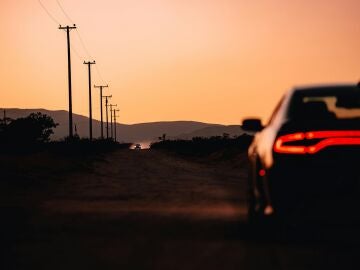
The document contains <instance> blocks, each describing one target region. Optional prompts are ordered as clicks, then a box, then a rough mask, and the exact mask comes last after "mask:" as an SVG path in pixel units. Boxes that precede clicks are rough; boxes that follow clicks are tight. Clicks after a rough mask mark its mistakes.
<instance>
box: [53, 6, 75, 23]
mask: <svg viewBox="0 0 360 270" xmlns="http://www.w3.org/2000/svg"><path fill="white" fill-rule="evenodd" d="M56 3H57V4H58V6H59V7H60V9H61V11H62V13H64V15H65V17H66V18H67V19H68V20H69V21H70V22H71V23H72V24H75V23H74V21H73V20H72V19H71V18H70V16H69V15H68V14H67V13H66V11H65V10H64V8H63V7H62V5H61V4H60V1H59V0H56Z"/></svg>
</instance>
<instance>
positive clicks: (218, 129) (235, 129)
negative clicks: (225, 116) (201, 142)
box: [178, 125, 244, 140]
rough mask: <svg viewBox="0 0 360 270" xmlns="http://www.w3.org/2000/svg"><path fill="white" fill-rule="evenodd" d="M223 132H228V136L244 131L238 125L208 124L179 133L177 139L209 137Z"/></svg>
mask: <svg viewBox="0 0 360 270" xmlns="http://www.w3.org/2000/svg"><path fill="white" fill-rule="evenodd" d="M224 133H227V134H229V136H230V137H233V136H239V135H242V134H243V133H244V131H243V130H242V128H241V126H240V125H230V126H221V125H217V126H210V127H204V128H201V129H197V130H195V131H193V132H190V133H186V134H181V135H180V136H178V138H179V139H184V140H188V139H192V138H193V137H211V136H223V134H224Z"/></svg>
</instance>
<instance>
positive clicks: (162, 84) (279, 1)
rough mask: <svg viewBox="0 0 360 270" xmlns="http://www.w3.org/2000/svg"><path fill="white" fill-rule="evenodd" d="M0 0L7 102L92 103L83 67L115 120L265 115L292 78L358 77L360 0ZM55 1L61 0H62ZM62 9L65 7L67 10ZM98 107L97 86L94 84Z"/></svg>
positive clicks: (229, 120)
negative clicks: (111, 107) (72, 27)
mask: <svg viewBox="0 0 360 270" xmlns="http://www.w3.org/2000/svg"><path fill="white" fill-rule="evenodd" d="M41 2H42V4H43V5H44V6H45V7H46V9H47V10H48V12H49V13H50V14H51V16H52V17H50V16H49V15H48V13H46V12H45V10H44V9H43V8H42V6H41V5H40V3H39V0H16V1H13V0H1V1H0V24H1V30H0V31H1V35H0V51H1V54H0V55H1V60H0V74H1V75H0V78H1V88H0V108H2V107H4V108H45V109H50V110H68V88H67V87H68V86H67V84H68V81H67V47H66V33H65V31H63V30H59V29H58V23H60V24H62V25H68V24H69V25H70V24H73V23H76V25H77V30H73V31H71V33H70V36H71V43H72V47H73V49H72V51H71V57H72V78H73V80H72V85H73V112H74V113H78V114H82V115H88V110H89V105H88V98H89V97H88V73H87V66H86V65H84V64H83V61H84V60H85V61H92V60H95V61H96V63H97V64H96V68H95V66H92V83H93V84H109V86H110V87H109V89H105V90H104V94H112V95H113V98H112V100H111V102H112V103H113V104H117V106H118V109H120V112H119V118H118V120H119V122H121V123H126V124H132V123H143V122H152V121H173V120H194V121H202V122H208V123H219V124H240V123H241V121H242V119H244V118H246V117H260V118H262V119H263V121H266V120H267V119H268V118H269V116H270V114H271V112H272V110H273V108H274V106H275V105H276V103H277V102H278V101H279V99H280V98H281V96H282V95H283V94H284V93H285V91H287V90H288V89H290V88H292V87H294V86H302V85H309V84H321V83H349V82H350V83H351V82H357V81H358V80H360V19H359V10H360V1H358V0H317V1H310V0H291V1H288V0H256V1H251V0H101V1H99V0H76V1H75V0H41ZM58 2H59V3H60V5H61V6H60V5H59V4H58ZM61 7H62V9H63V10H64V11H65V12H66V14H67V16H66V15H65V14H64V13H63V12H62V9H61ZM92 93H93V94H92V98H93V117H94V118H96V119H99V118H100V97H99V90H98V89H93V90H92Z"/></svg>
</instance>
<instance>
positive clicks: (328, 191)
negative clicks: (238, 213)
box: [243, 85, 360, 221]
mask: <svg viewBox="0 0 360 270" xmlns="http://www.w3.org/2000/svg"><path fill="white" fill-rule="evenodd" d="M247 126H249V127H250V130H253V131H258V132H257V133H256V134H255V136H254V140H253V142H252V144H251V145H250V147H249V150H248V156H249V163H250V166H249V168H250V170H249V185H248V187H249V188H248V195H249V196H248V217H249V220H250V221H259V220H264V219H269V218H271V219H276V220H284V219H286V218H288V217H291V216H294V215H295V216H296V215H299V213H302V214H303V213H306V212H312V211H313V213H312V218H314V217H315V218H318V217H323V216H324V215H325V213H328V214H330V216H331V215H334V214H335V213H336V215H337V214H339V213H343V214H344V215H345V216H347V217H349V215H350V216H351V215H353V214H352V213H354V212H353V211H354V210H355V209H356V210H355V211H357V212H359V208H358V207H359V206H360V204H359V198H360V192H359V189H360V188H359V187H360V184H359V182H360V177H359V175H360V86H359V85H330V86H314V87H304V88H296V89H293V90H290V91H288V92H287V93H286V94H285V95H284V96H283V98H282V99H281V101H280V102H279V103H278V105H277V106H276V108H275V111H274V113H273V114H272V116H271V119H270V121H269V123H268V124H267V125H266V126H265V127H264V128H261V127H259V120H256V119H248V120H245V121H244V122H243V128H244V129H246V127H247ZM340 201H341V203H340ZM350 208H351V210H350ZM310 216H311V215H310ZM351 218H356V219H358V218H359V217H358V216H357V217H354V216H351Z"/></svg>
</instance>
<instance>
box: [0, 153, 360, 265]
mask: <svg viewBox="0 0 360 270" xmlns="http://www.w3.org/2000/svg"><path fill="white" fill-rule="evenodd" d="M245 174H246V169H245V163H244V159H239V161H238V163H237V162H227V163H226V162H210V163H204V162H194V161H188V160H185V159H181V158H178V157H174V156H171V155H169V154H165V153H162V152H157V151H151V150H142V151H134V150H121V151H117V152H114V153H111V154H109V155H107V156H106V157H105V158H104V159H103V160H99V161H98V162H96V163H95V165H94V168H93V170H91V171H88V172H82V173H73V174H71V175H70V176H68V177H67V178H66V179H63V180H62V181H60V182H57V183H56V184H54V186H52V187H51V188H49V189H45V190H42V191H41V192H39V193H37V194H36V196H39V201H40V203H38V204H37V205H36V207H31V209H30V207H29V209H30V210H29V209H27V211H25V214H23V215H24V216H25V217H23V218H21V215H20V218H19V220H18V222H19V223H21V222H23V224H20V225H18V226H14V227H13V228H10V229H9V231H11V232H12V233H10V234H9V235H8V237H7V240H6V243H8V249H7V251H5V253H4V254H5V255H6V256H5V257H6V258H5V260H4V261H5V262H6V263H5V266H4V267H5V268H4V269H339V268H343V269H360V268H358V267H359V264H358V263H357V261H358V258H357V254H359V251H360V247H359V245H358V244H357V243H354V242H351V241H342V240H344V238H348V237H351V235H350V236H349V235H348V234H347V233H346V231H345V230H343V232H344V237H340V238H338V239H337V240H336V241H332V240H330V239H327V240H328V241H318V240H316V241H315V240H310V241H284V240H283V239H281V240H279V239H276V238H275V239H274V238H266V239H265V238H264V239H263V238H262V237H259V236H258V235H256V234H254V232H253V230H252V229H251V228H249V227H248V226H247V225H246V222H245ZM25 209H26V207H25ZM5 235H6V234H5ZM329 237H330V238H331V236H329ZM310 238H311V237H310ZM323 240H324V239H323ZM325 240H326V239H325Z"/></svg>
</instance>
